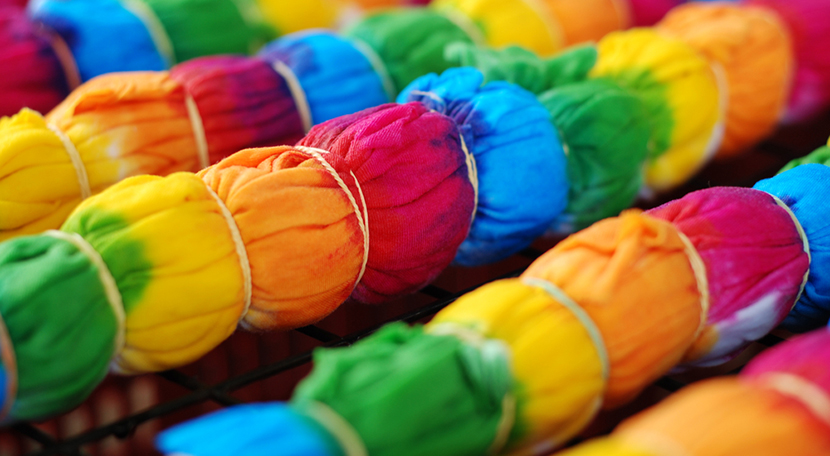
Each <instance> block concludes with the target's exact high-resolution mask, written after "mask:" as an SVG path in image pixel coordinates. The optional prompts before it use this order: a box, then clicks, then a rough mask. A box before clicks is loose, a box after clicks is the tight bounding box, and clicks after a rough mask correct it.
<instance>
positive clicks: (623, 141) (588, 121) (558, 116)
mask: <svg viewBox="0 0 830 456" xmlns="http://www.w3.org/2000/svg"><path fill="white" fill-rule="evenodd" d="M539 101H540V102H541V103H542V104H543V105H544V106H545V108H547V109H548V111H549V112H550V113H551V117H552V118H551V121H552V122H553V124H554V125H555V126H556V128H557V130H558V131H559V135H560V137H561V139H562V142H563V144H564V146H565V147H566V150H567V151H568V182H569V184H570V189H569V190H568V206H567V208H566V209H565V212H564V213H563V214H562V215H560V216H559V217H557V218H556V220H555V221H554V223H553V224H552V225H551V227H550V228H551V230H552V231H554V232H557V233H571V232H573V231H577V230H581V229H583V228H586V227H587V226H588V225H590V224H592V223H594V222H597V221H599V220H601V219H603V218H606V217H612V216H615V215H618V214H619V213H620V212H622V211H623V210H624V209H627V208H629V207H630V206H631V205H632V204H633V203H634V200H635V199H636V198H637V194H638V193H639V191H640V188H641V187H642V184H643V178H642V170H643V166H644V164H645V160H646V157H647V155H648V141H649V134H650V129H649V127H650V119H649V117H648V116H647V114H646V110H645V106H644V105H643V103H642V102H641V101H640V99H639V98H638V97H636V96H635V95H633V94H631V93H629V92H628V91H626V90H624V89H622V88H621V87H620V86H619V85H618V84H617V83H615V82H614V81H612V80H609V79H592V80H587V81H581V82H575V83H572V84H566V85H563V86H560V87H557V88H555V89H553V90H549V91H547V92H544V93H542V94H541V95H539Z"/></svg>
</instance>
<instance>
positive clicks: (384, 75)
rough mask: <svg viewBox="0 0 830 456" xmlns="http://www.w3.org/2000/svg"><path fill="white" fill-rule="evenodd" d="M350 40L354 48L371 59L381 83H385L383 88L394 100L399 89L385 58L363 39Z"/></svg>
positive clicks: (370, 61) (367, 58) (390, 98)
mask: <svg viewBox="0 0 830 456" xmlns="http://www.w3.org/2000/svg"><path fill="white" fill-rule="evenodd" d="M350 42H351V43H352V46H354V48H355V49H357V51H358V52H360V53H361V54H363V56H364V57H366V60H368V61H369V65H371V66H372V68H373V69H374V70H375V73H376V74H377V75H378V77H379V78H380V83H381V85H383V90H384V91H385V92H386V95H387V96H388V97H389V100H394V99H395V97H396V96H397V95H398V89H397V88H396V87H395V83H394V82H393V81H392V76H390V75H389V71H388V70H387V69H386V64H385V63H383V59H381V58H380V56H379V55H378V54H377V52H375V50H374V49H372V47H371V46H369V45H368V44H366V43H364V42H363V41H361V40H358V39H352V40H350Z"/></svg>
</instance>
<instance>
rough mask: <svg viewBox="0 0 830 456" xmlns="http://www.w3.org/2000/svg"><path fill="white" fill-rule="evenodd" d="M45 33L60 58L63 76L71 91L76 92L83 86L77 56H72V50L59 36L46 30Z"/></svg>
mask: <svg viewBox="0 0 830 456" xmlns="http://www.w3.org/2000/svg"><path fill="white" fill-rule="evenodd" d="M43 33H44V34H45V35H46V36H47V37H48V39H49V42H50V43H51V44H52V49H53V50H54V51H55V56H56V57H57V58H58V62H59V63H60V64H61V68H63V75H64V77H65V78H66V85H67V86H68V87H69V91H70V92H71V91H73V90H75V89H76V88H77V87H78V86H79V85H81V72H80V70H78V64H77V62H76V61H75V56H74V55H72V50H71V49H69V45H68V44H66V41H64V40H63V38H62V37H61V36H60V35H59V34H57V33H53V32H51V31H49V30H45V29H44V30H43Z"/></svg>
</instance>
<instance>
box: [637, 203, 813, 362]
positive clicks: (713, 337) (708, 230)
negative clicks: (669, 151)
mask: <svg viewBox="0 0 830 456" xmlns="http://www.w3.org/2000/svg"><path fill="white" fill-rule="evenodd" d="M646 213H647V214H649V215H651V216H654V217H657V218H660V219H663V220H668V221H669V222H671V223H672V224H674V225H675V226H676V227H677V228H679V229H680V231H682V232H683V233H684V234H685V235H686V236H687V237H688V238H689V240H690V241H691V242H692V244H693V245H694V246H695V250H697V252H698V254H699V255H700V257H701V259H702V260H703V263H704V265H705V266H706V275H707V278H708V283H709V296H710V307H709V313H708V318H707V323H706V329H705V330H704V331H703V333H702V334H701V335H700V337H699V338H698V341H697V342H696V343H695V345H694V346H693V347H692V348H691V349H690V350H689V353H688V354H687V356H686V361H687V362H692V363H693V364H695V365H704V366H705V365H715V364H722V363H723V362H725V361H728V360H729V359H731V358H732V357H734V356H735V355H737V354H739V353H740V351H742V350H743V349H744V348H745V347H746V345H748V344H749V343H750V342H751V341H753V340H757V339H759V338H761V337H763V336H764V335H766V334H767V333H768V332H770V331H772V330H773V329H774V328H775V327H776V326H778V324H779V323H781V321H782V320H783V319H784V317H786V316H787V313H788V312H789V311H790V309H791V308H792V307H793V305H794V304H795V301H796V299H798V295H799V293H800V291H801V286H802V284H803V282H804V278H805V274H806V273H807V268H808V266H809V258H808V254H807V252H806V251H805V248H807V247H806V246H805V245H804V241H803V240H802V238H801V236H800V235H799V232H798V229H797V227H796V224H795V223H796V222H795V221H794V220H793V217H792V216H791V215H790V213H789V212H788V211H787V210H785V209H784V208H782V207H781V206H779V205H778V204H777V203H776V202H775V200H774V199H773V198H772V196H770V195H769V194H767V193H764V192H761V191H758V190H753V189H744V188H736V187H715V188H711V189H706V190H700V191H696V192H693V193H690V194H688V195H686V196H684V197H683V198H680V199H678V200H674V201H671V202H669V203H667V204H665V205H663V206H660V207H658V208H655V209H652V210H650V211H647V212H646ZM759 227H763V229H759Z"/></svg>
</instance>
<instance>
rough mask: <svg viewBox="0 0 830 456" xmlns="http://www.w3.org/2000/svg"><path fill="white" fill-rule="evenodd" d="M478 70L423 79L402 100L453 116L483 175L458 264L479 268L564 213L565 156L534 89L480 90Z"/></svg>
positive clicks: (492, 86) (501, 85)
mask: <svg viewBox="0 0 830 456" xmlns="http://www.w3.org/2000/svg"><path fill="white" fill-rule="evenodd" d="M483 80H484V76H483V75H482V74H481V72H479V71H478V70H475V69H473V68H456V69H450V70H447V71H446V72H444V73H443V74H442V75H441V76H436V75H428V76H424V77H422V78H418V79H416V80H415V82H413V83H412V84H411V85H409V86H408V87H407V88H406V89H404V91H403V92H401V95H400V96H399V97H398V102H401V103H403V102H408V101H417V102H420V103H421V104H423V105H425V106H426V107H427V108H429V109H431V110H435V111H437V112H440V113H442V114H445V115H447V116H449V117H450V118H452V119H453V120H454V121H455V123H456V124H457V125H458V129H459V132H460V134H461V135H462V136H463V137H464V145H465V146H466V147H467V149H468V151H469V152H470V154H471V155H472V159H473V161H474V162H475V169H476V170H477V178H476V181H477V199H478V205H477V207H476V212H475V215H474V219H473V224H472V227H471V228H470V233H469V235H468V236H467V238H466V239H465V240H464V243H462V244H461V247H460V248H459V250H458V253H457V254H456V256H455V261H456V262H457V263H458V264H461V265H464V266H478V265H482V264H486V263H492V262H495V261H498V260H501V259H504V258H506V257H508V256H510V255H512V254H515V253H517V252H518V251H520V250H522V249H524V248H526V247H528V246H529V245H530V244H531V243H532V242H533V241H534V240H535V239H536V238H537V237H539V236H541V235H542V234H543V233H544V232H545V231H546V230H547V228H548V226H549V225H550V224H551V222H552V221H553V220H554V218H555V217H557V216H558V215H559V214H560V213H561V212H562V210H563V209H564V208H565V204H566V196H567V194H568V188H569V185H568V180H567V178H566V176H565V160H566V158H565V152H564V151H563V150H562V146H561V144H560V143H559V138H558V137H557V133H556V130H555V129H554V126H553V125H552V124H551V121H550V115H549V114H548V112H547V111H546V110H545V108H544V107H543V106H542V105H541V104H540V103H539V102H538V101H537V100H536V98H535V97H534V96H533V95H532V94H531V93H529V92H527V91H525V90H523V89H521V88H519V87H517V86H515V85H513V84H510V83H506V82H498V81H497V82H491V83H488V84H486V85H482V84H483Z"/></svg>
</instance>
